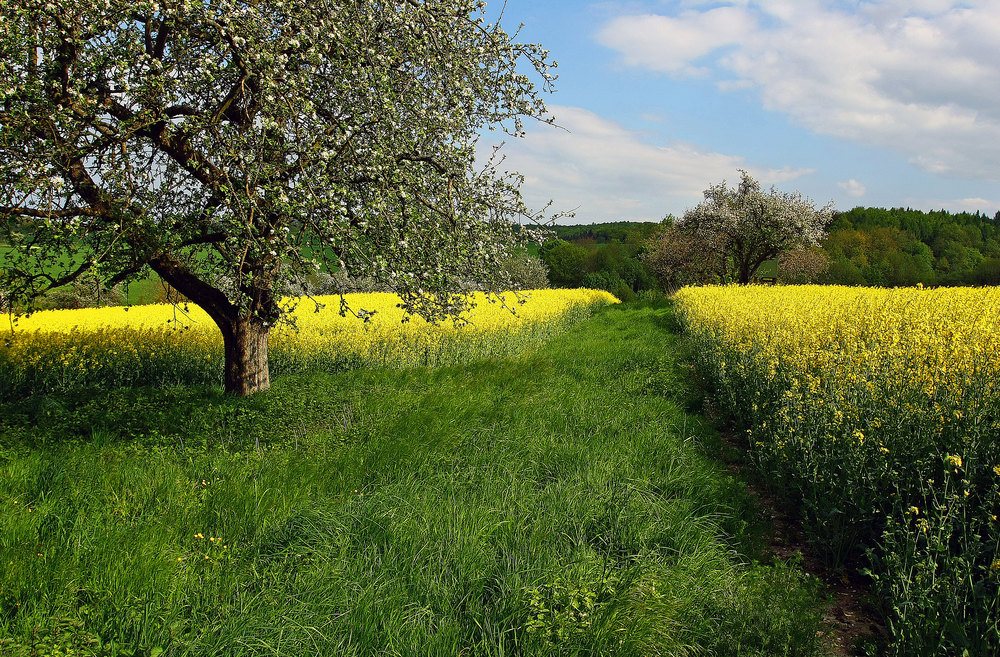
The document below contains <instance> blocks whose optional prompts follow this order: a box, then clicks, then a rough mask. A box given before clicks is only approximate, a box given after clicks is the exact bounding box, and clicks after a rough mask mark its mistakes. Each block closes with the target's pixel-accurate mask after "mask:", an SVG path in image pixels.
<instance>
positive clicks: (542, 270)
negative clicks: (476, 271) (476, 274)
mask: <svg viewBox="0 0 1000 657" xmlns="http://www.w3.org/2000/svg"><path fill="white" fill-rule="evenodd" d="M500 267H501V269H503V270H504V273H505V275H506V277H507V278H509V279H510V289H512V290H541V289H544V288H547V287H548V286H549V268H548V267H546V266H545V263H544V262H543V261H542V259H541V258H539V257H537V256H533V255H530V254H529V253H526V252H523V251H522V252H517V253H514V254H513V255H511V256H510V257H509V258H507V259H506V260H504V261H503V262H502V263H500Z"/></svg>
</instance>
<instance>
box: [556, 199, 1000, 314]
mask: <svg viewBox="0 0 1000 657" xmlns="http://www.w3.org/2000/svg"><path fill="white" fill-rule="evenodd" d="M677 221H678V220H677V219H676V218H674V217H673V216H668V217H666V218H665V219H664V220H662V221H660V222H629V221H617V222H609V223H601V224H589V225H566V226H554V227H553V228H552V230H553V233H554V235H555V239H553V240H552V241H549V242H547V243H545V244H543V245H541V246H540V247H539V249H538V254H539V257H540V258H541V260H542V262H543V263H544V265H545V266H546V267H547V268H548V277H549V281H550V282H551V284H552V285H555V286H565V287H577V286H586V287H595V288H600V289H605V290H608V291H610V292H612V293H613V294H615V295H616V296H618V297H619V298H622V299H629V298H632V297H633V296H634V295H635V294H636V293H639V292H643V291H657V292H662V291H665V290H666V291H669V290H670V289H671V288H673V287H676V286H678V285H680V284H686V283H700V282H730V281H733V280H735V276H734V275H732V274H730V275H729V276H728V277H727V276H726V275H724V274H720V273H719V272H717V271H713V270H712V269H711V268H710V267H709V266H708V265H709V264H710V263H709V260H710V257H709V256H708V255H707V254H705V253H703V252H697V250H695V252H692V246H691V245H690V244H689V243H686V242H685V241H684V239H683V237H682V236H680V235H679V234H678V233H677V232H676V231H674V230H673V228H674V227H675V226H676V223H677ZM657 250H660V251H662V252H663V253H660V254H657ZM658 258H659V261H660V264H657V259H658ZM664 258H668V259H670V258H672V259H673V260H674V261H675V262H676V263H680V264H679V265H677V266H676V267H675V270H674V272H673V274H667V275H664V272H663V271H662V267H663V265H662V260H663V259H664ZM753 279H754V280H771V279H777V280H778V281H781V282H784V283H807V282H808V283H824V284H831V285H865V286H874V287H896V286H909V285H916V284H918V283H919V284H922V285H925V286H938V285H1000V211H998V212H997V213H996V214H995V215H989V214H985V213H981V212H958V213H951V212H948V211H946V210H935V211H923V210H914V209H912V208H874V207H856V208H853V209H851V210H848V211H844V212H833V213H832V221H831V222H830V223H829V225H828V226H827V230H826V234H825V236H824V237H823V238H821V239H820V240H819V242H818V244H817V245H816V246H813V247H811V248H793V249H788V250H783V251H782V252H781V253H779V254H778V256H777V257H775V258H771V259H769V260H765V261H764V262H763V263H762V266H761V267H760V268H759V269H757V270H756V271H755V276H754V277H753Z"/></svg>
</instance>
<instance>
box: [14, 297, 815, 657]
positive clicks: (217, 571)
mask: <svg viewBox="0 0 1000 657" xmlns="http://www.w3.org/2000/svg"><path fill="white" fill-rule="evenodd" d="M671 312H672V311H671V310H670V309H669V308H667V307H653V306H625V307H616V308H611V309H607V310H604V311H601V312H599V313H597V315H596V316H595V317H593V318H592V319H590V320H588V321H586V322H584V323H583V324H581V325H579V326H578V327H577V328H576V329H575V330H573V331H571V332H570V333H568V334H566V335H565V336H562V337H560V338H557V339H555V340H553V341H552V342H551V343H549V344H548V345H547V346H545V347H544V348H542V349H540V350H538V351H536V352H534V353H532V354H529V355H526V356H524V357H522V358H519V359H513V360H505V361H487V362H481V363H476V364H469V365H465V366H459V367H447V368H441V369H436V370H426V369H414V370H406V371H389V370H378V369H366V370H359V371H354V372H347V373H342V374H337V375H295V376H287V377H283V378H278V379H276V380H275V381H274V384H273V388H272V389H271V390H270V391H268V392H266V393H260V394H257V395H254V396H252V397H250V398H248V399H238V398H232V397H226V396H224V395H222V393H221V392H220V391H219V390H218V389H215V388H207V387H204V388H202V387H184V388H175V389H167V390H154V389H137V390H115V391H110V392H102V391H90V392H77V393H74V394H71V395H70V394H67V395H63V396H36V397H32V398H30V399H28V400H26V401H21V402H19V403H17V404H7V405H4V406H0V432H2V437H0V508H2V509H3V513H2V514H0V654H3V655H69V654H72V655H147V656H150V657H153V656H156V655H307V654H308V655H315V654H319V655H373V654H378V655H456V654H474V655H584V654H585V655H598V654H599V655H691V654H711V655H741V656H745V655H811V654H816V653H817V651H818V646H817V638H816V635H817V630H819V629H821V626H820V621H819V612H818V590H817V589H818V584H817V583H816V582H815V580H814V579H812V578H809V577H804V576H803V575H802V574H801V573H800V572H799V571H798V570H797V568H796V567H795V566H794V565H785V564H772V565H763V564H761V563H758V562H757V561H756V559H757V558H759V557H760V555H759V554H758V552H757V546H756V544H755V543H754V541H752V540H746V539H745V538H742V537H746V536H752V535H753V530H755V529H756V520H755V519H756V517H757V515H756V511H755V508H754V505H753V504H752V501H751V500H750V499H749V498H748V497H747V494H746V493H745V489H744V487H743V486H742V485H741V484H740V483H739V482H737V481H735V480H733V479H732V478H731V477H730V476H728V474H727V472H726V470H725V469H724V468H723V467H722V466H720V465H719V464H717V463H716V462H714V461H713V460H712V459H711V458H710V457H709V454H712V453H716V452H717V451H718V450H719V448H720V447H719V443H718V438H717V437H716V436H714V434H713V433H712V431H711V430H710V429H709V428H708V427H707V426H706V425H705V424H704V423H703V422H702V421H700V420H699V419H698V418H697V417H696V416H693V415H688V414H686V413H685V411H684V410H683V409H684V405H685V403H686V401H688V400H689V399H690V398H691V397H692V394H693V393H692V391H691V390H690V389H689V388H688V386H687V384H686V382H685V381H686V378H685V375H684V374H683V373H682V370H681V369H680V366H679V365H678V355H677V350H678V347H677V344H676V341H675V336H674V335H673V334H672V333H671V331H670V325H671ZM211 539H219V540H211Z"/></svg>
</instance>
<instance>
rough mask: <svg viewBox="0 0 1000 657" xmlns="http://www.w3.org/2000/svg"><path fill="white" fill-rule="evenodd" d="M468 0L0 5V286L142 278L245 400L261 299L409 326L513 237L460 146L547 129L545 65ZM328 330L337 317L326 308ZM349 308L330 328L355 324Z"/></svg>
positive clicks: (499, 285) (499, 180)
mask: <svg viewBox="0 0 1000 657" xmlns="http://www.w3.org/2000/svg"><path fill="white" fill-rule="evenodd" d="M485 16H486V15H485V3H484V2H479V1H476V0H386V1H384V2H356V1H353V0H272V1H270V2H258V1H255V0H159V1H152V0H128V1H124V0H66V1H64V2H54V1H51V0H49V1H46V0H0V229H2V230H3V232H4V233H5V236H4V238H0V239H5V240H6V241H7V242H8V243H9V244H10V245H12V246H13V247H15V250H14V252H13V253H11V254H5V255H4V259H5V262H3V263H0V270H2V275H0V276H2V278H3V279H4V280H0V289H6V290H7V295H8V296H10V298H11V301H12V302H15V303H18V302H24V301H25V300H28V299H30V298H32V297H33V296H36V295H38V294H40V293H43V292H44V291H46V290H48V289H52V288H54V287H58V286H61V285H64V284H66V283H68V282H70V281H72V280H74V279H75V278H77V277H79V276H81V275H83V274H88V275H91V274H92V275H97V276H98V277H100V278H101V279H103V280H104V281H105V282H106V283H109V284H115V283H118V282H121V281H125V280H128V279H129V278H133V277H137V276H141V275H144V272H145V271H146V269H147V268H150V269H152V270H153V271H154V272H156V273H157V274H158V275H159V276H160V277H161V278H162V279H163V280H164V281H166V282H167V283H169V284H170V285H171V286H173V287H174V288H175V289H177V290H179V291H180V292H181V293H183V294H184V295H185V296H186V297H187V298H188V299H190V300H191V301H192V302H193V303H195V304H197V305H199V306H201V307H202V308H204V310H205V311H206V312H207V313H208V314H209V315H210V316H211V317H212V319H213V320H214V321H215V322H216V323H217V324H218V326H219V329H220V330H221V332H222V335H223V338H224V343H225V375H224V383H225V387H226V389H227V390H229V391H232V392H235V393H239V394H249V393H251V392H253V391H255V390H260V389H263V388H267V387H268V385H269V375H268V367H267V336H268V332H269V329H270V327H271V326H272V325H273V324H274V323H275V322H277V321H279V319H281V317H282V315H283V313H284V311H285V310H287V309H284V308H282V305H281V302H280V297H281V290H283V289H286V287H287V285H289V284H294V283H296V282H301V281H302V280H303V279H304V278H305V277H307V276H308V275H309V273H310V272H314V271H317V270H326V271H338V272H343V273H345V274H346V275H347V276H352V277H368V278H372V279H375V280H377V281H379V283H380V284H383V285H385V286H387V287H390V288H391V289H394V290H396V291H398V292H399V294H400V295H401V296H402V299H403V305H404V307H405V309H406V310H407V311H410V312H412V313H419V314H421V315H423V316H425V317H427V318H428V319H431V320H440V319H443V318H445V317H449V316H452V317H453V316H455V315H456V314H457V313H459V312H461V310H462V309H463V308H464V307H465V306H466V304H467V303H468V298H467V296H466V295H465V294H464V293H463V292H462V290H463V287H462V282H463V281H468V280H476V281H478V282H479V283H480V284H485V285H487V286H488V289H489V290H492V291H499V290H501V289H503V288H504V287H505V286H506V283H507V281H505V280H503V271H504V269H503V268H502V267H500V266H499V264H500V263H502V262H503V261H505V260H506V259H507V258H509V257H510V254H511V253H512V252H513V249H514V247H516V246H517V245H518V244H519V243H520V242H521V241H523V240H524V239H525V237H526V236H527V232H526V231H523V230H519V229H518V226H517V224H516V219H517V218H518V217H527V216H529V213H528V212H527V210H526V208H525V207H524V206H523V204H522V202H521V198H520V195H519V193H518V185H519V182H520V179H519V177H518V176H517V175H516V174H507V173H505V172H501V171H500V170H499V162H498V160H497V159H496V158H494V159H493V160H491V161H490V162H489V163H487V164H485V165H482V164H481V165H478V166H477V164H476V152H475V145H476V141H477V138H478V135H479V134H480V132H481V131H482V130H484V129H494V128H498V129H504V130H506V131H507V132H508V133H510V134H512V135H515V136H520V135H522V134H523V126H522V123H521V122H522V119H523V118H535V119H538V120H547V119H546V114H545V107H544V104H543V102H542V101H541V100H540V98H539V96H538V92H539V89H538V88H537V87H536V86H535V84H534V83H533V82H532V81H531V79H529V78H528V77H526V76H525V75H524V73H523V71H526V70H527V71H533V73H535V74H537V75H538V76H539V78H538V79H539V80H540V86H541V88H542V89H545V90H548V89H549V87H550V85H551V83H552V80H553V76H552V75H551V74H550V73H549V69H550V63H549V62H548V56H547V52H546V51H544V50H542V49H541V48H540V47H538V46H537V45H525V44H520V43H517V42H516V41H515V40H514V37H512V36H511V35H509V34H508V33H506V32H505V31H504V30H503V29H502V27H501V26H500V25H499V23H490V22H488V21H487V20H486V17H485ZM346 310H350V309H348V308H346V306H344V305H342V307H341V311H342V312H344V311H346ZM361 310H362V309H354V310H353V311H354V312H356V313H360V311H361Z"/></svg>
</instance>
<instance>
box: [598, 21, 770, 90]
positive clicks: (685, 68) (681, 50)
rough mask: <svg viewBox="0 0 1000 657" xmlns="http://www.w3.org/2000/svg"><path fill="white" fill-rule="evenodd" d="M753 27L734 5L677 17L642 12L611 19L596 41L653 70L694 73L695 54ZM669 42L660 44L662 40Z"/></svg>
mask: <svg viewBox="0 0 1000 657" xmlns="http://www.w3.org/2000/svg"><path fill="white" fill-rule="evenodd" d="M753 28H754V24H753V18H752V17H751V16H750V15H749V14H747V12H746V11H744V10H743V9H740V8H737V7H717V8H715V9H709V10H707V11H704V12H699V11H688V12H684V13H682V14H681V15H680V16H678V17H677V18H671V17H669V16H658V15H655V14H644V15H638V16H620V17H618V18H615V19H613V20H612V21H611V22H610V23H609V24H608V25H606V26H605V27H604V28H603V29H602V30H601V31H600V32H599V33H598V35H597V39H598V41H600V42H601V43H602V44H603V45H605V46H608V47H609V48H614V49H615V50H619V51H621V52H622V53H623V54H624V56H625V63H626V64H629V65H632V66H643V67H646V68H651V69H653V70H656V71H667V72H670V73H682V74H687V75H692V74H697V73H699V72H700V71H702V69H699V68H698V67H696V66H694V65H693V62H694V61H695V60H697V59H698V58H699V57H702V56H704V55H707V54H709V53H711V52H712V51H714V50H716V49H717V48H720V47H722V46H726V45H729V44H733V43H737V42H738V41H739V40H740V39H741V38H743V36H744V35H746V34H747V33H749V32H750V31H752V30H753ZM665 43H666V44H670V47H669V48H664V47H663V44H665Z"/></svg>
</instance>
